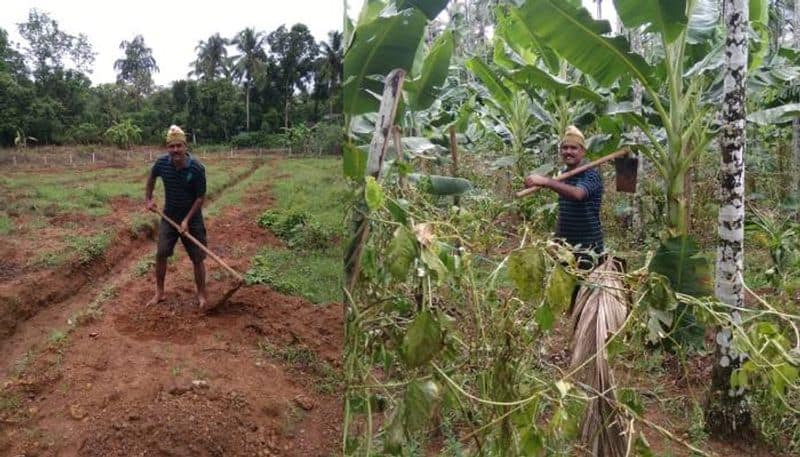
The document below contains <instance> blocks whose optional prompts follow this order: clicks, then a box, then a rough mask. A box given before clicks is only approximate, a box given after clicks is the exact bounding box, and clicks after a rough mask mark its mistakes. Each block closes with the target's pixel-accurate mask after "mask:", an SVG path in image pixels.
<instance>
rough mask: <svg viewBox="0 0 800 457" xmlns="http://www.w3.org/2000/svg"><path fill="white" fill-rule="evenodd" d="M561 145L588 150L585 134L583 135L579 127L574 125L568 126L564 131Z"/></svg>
mask: <svg viewBox="0 0 800 457" xmlns="http://www.w3.org/2000/svg"><path fill="white" fill-rule="evenodd" d="M561 144H572V145H575V146H580V147H582V148H583V149H586V140H585V139H584V137H583V133H581V131H580V130H578V127H575V126H574V125H570V126H568V127H567V129H566V130H565V131H564V137H563V138H561Z"/></svg>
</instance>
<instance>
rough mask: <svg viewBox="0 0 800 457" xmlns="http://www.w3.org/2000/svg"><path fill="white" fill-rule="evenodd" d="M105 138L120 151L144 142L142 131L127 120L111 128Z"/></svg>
mask: <svg viewBox="0 0 800 457" xmlns="http://www.w3.org/2000/svg"><path fill="white" fill-rule="evenodd" d="M105 137H106V138H107V139H108V141H110V142H111V143H113V144H115V145H116V146H117V147H118V148H120V149H130V148H131V146H133V145H134V144H137V143H139V142H141V141H142V129H140V128H139V127H137V126H136V125H134V124H133V121H131V120H130V119H125V120H124V121H122V122H118V123H115V124H114V125H113V126H111V127H109V129H108V130H106V133H105Z"/></svg>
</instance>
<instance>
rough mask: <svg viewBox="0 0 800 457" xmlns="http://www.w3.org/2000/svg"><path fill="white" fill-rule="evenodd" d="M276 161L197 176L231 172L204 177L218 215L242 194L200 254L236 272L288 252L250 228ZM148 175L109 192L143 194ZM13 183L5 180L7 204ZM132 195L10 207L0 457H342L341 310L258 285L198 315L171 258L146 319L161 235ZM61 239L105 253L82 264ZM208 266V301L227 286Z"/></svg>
mask: <svg viewBox="0 0 800 457" xmlns="http://www.w3.org/2000/svg"><path fill="white" fill-rule="evenodd" d="M279 160H281V159H280V158H278V157H270V158H268V159H266V160H263V159H258V160H256V159H244V158H242V159H239V160H238V161H237V162H236V165H235V166H234V165H221V163H222V161H220V162H219V163H215V162H213V161H211V162H212V163H207V164H206V166H207V170H212V169H214V167H218V168H224V169H225V170H226V173H225V176H226V178H225V179H224V180H223V181H224V182H221V183H219V184H218V185H217V186H216V188H214V190H213V191H212V190H211V187H212V186H211V178H209V183H210V185H209V187H210V191H209V197H210V198H211V199H212V201H213V199H214V198H215V196H216V195H220V194H222V193H224V192H226V191H227V190H228V189H231V188H233V187H234V186H239V187H240V191H242V197H241V199H240V202H237V203H236V204H232V205H228V206H224V207H219V208H216V210H215V213H214V216H213V217H207V219H206V224H207V227H208V234H209V236H208V238H209V248H210V249H211V250H212V251H214V252H215V253H216V254H218V255H219V256H220V257H222V258H223V259H225V260H226V262H228V263H229V264H230V265H231V266H232V267H233V268H234V269H236V270H238V271H242V272H243V271H246V270H247V269H248V266H249V262H250V259H251V258H252V257H253V255H255V254H256V253H257V252H258V251H259V249H262V248H263V247H264V246H270V245H272V246H279V245H280V244H281V241H280V240H279V239H277V238H276V237H275V236H274V235H272V234H271V233H270V232H268V231H267V230H265V229H263V228H260V227H258V225H257V220H258V216H259V214H261V213H262V212H263V211H264V210H265V209H267V208H269V206H270V205H271V204H272V201H273V200H272V197H271V195H270V188H271V185H272V182H271V181H270V180H267V181H263V180H262V181H256V180H252V179H250V177H251V176H252V174H253V172H254V171H255V170H257V169H258V168H259V167H264V166H268V167H269V166H273V165H274V164H275V163H276V162H277V161H279ZM204 162H205V160H204ZM142 163H143V162H140V163H138V164H137V165H136V168H135V170H134V171H131V172H129V173H128V172H125V173H122V174H120V175H119V176H117V177H116V178H113V179H116V180H118V181H124V180H129V181H130V183H131V185H135V186H138V192H139V194H143V190H142V189H143V185H144V176H145V175H144V173H146V170H147V168H146V166H145V165H142ZM93 169H95V170H96V169H100V170H101V171H106V172H107V171H109V169H108V168H106V167H103V166H96V167H94V168H93ZM86 171H87V170H82V171H78V172H77V173H81V172H86ZM26 172H30V171H26ZM39 172H41V173H42V174H43V175H46V174H55V175H58V176H63V177H68V176H70V175H74V174H75V173H76V171H75V170H73V169H71V168H70V169H60V170H59V169H53V167H52V166H50V167H49V168H48V169H47V170H40V171H39ZM16 173H18V172H17V171H13V170H10V169H8V168H6V169H5V170H4V171H3V174H4V176H5V177H6V181H5V182H3V183H2V186H3V187H0V190H2V191H3V193H5V194H8V193H9V192H11V191H9V189H11V187H12V184H11V183H10V182H9V181H8V179H13V178H14V177H15V176H16ZM275 179H278V178H277V177H276V178H275ZM280 179H286V178H280ZM84 184H87V185H88V184H91V180H86V181H84ZM65 185H68V184H65ZM241 187H244V190H241ZM139 194H134V195H122V196H117V197H113V198H110V199H108V200H107V206H108V208H107V211H100V212H98V215H86V214H85V211H82V210H75V211H61V210H58V209H56V208H54V209H52V210H51V211H49V212H43V211H30V210H25V209H24V208H21V209H18V210H14V209H12V210H11V211H9V208H8V205H7V207H6V208H5V211H6V213H7V218H8V220H10V221H11V225H12V226H13V230H10V231H9V233H7V234H6V235H4V236H2V237H0V259H1V260H0V382H1V383H2V384H0V455H4V456H5V455H7V456H17V455H26V456H35V455H38V456H60V455H63V456H71V455H80V456H139V455H171V456H183V455H185V456H190V455H191V456H222V455H225V456H255V455H298V456H300V455H302V456H327V455H334V454H338V450H339V449H340V445H339V444H338V443H339V441H340V434H341V431H340V430H341V428H340V423H341V415H342V413H341V410H342V404H341V400H340V395H338V392H339V391H340V385H339V383H338V379H339V376H338V370H339V365H340V361H339V359H340V354H341V344H342V322H341V317H342V307H341V305H340V304H336V303H330V304H323V305H315V304H312V303H310V302H309V301H307V300H306V299H304V298H301V297H296V296H290V295H284V294H281V293H277V292H275V291H273V290H271V289H270V288H268V287H267V286H264V285H253V286H246V287H243V288H242V289H240V290H239V291H238V292H237V293H236V294H234V295H233V297H232V298H231V299H230V300H229V301H228V302H227V303H225V304H224V305H222V306H220V307H218V308H216V309H214V310H213V311H212V312H210V313H208V314H204V313H201V312H200V311H198V310H197V308H196V304H195V297H194V283H193V280H192V267H191V263H190V262H189V259H188V258H187V256H186V255H185V252H184V251H183V248H182V247H181V246H178V247H176V256H175V261H171V262H170V263H169V266H168V272H167V294H168V296H167V300H166V301H165V302H163V303H160V304H159V305H157V306H154V307H150V308H145V307H144V304H145V303H146V302H147V300H148V299H149V298H151V296H152V294H153V291H154V280H153V277H152V263H151V262H150V263H148V259H152V256H153V252H154V249H155V240H154V236H155V226H154V222H150V223H140V221H139V219H141V218H142V217H145V218H147V217H150V215H148V214H144V209H143V204H142V201H143V197H142V196H141V195H139ZM7 196H8V195H7ZM21 198H22V197H21V196H19V195H18V196H17V197H15V198H11V199H9V200H10V201H20V199H21ZM4 199H5V197H4ZM34 219H36V220H37V221H38V222H34V223H31V222H32V221H33V220H34ZM65 231H68V232H70V236H73V237H74V236H78V235H81V236H84V237H85V238H86V239H92V238H91V237H93V236H96V234H97V233H98V232H102V233H104V234H106V236H107V237H108V240H107V242H106V243H105V244H104V246H105V249H104V250H102V253H100V254H97V255H96V256H94V257H91V258H89V259H87V258H86V256H80V255H75V252H73V251H74V250H75V245H74V243H71V242H70V240H74V238H65V236H64V233H65ZM65 251H66V252H65ZM41 252H62V253H64V255H63V256H61V257H60V258H59V262H56V264H55V265H54V264H48V262H46V261H44V262H43V261H41V259H39V260H40V261H32V259H34V258H35V257H36V256H37V254H38V253H41ZM206 265H207V270H208V280H209V298H210V302H211V303H213V302H215V301H217V300H218V299H219V298H220V297H221V296H222V295H223V294H224V293H225V291H227V290H228V289H229V288H230V287H232V285H233V279H232V278H229V276H228V275H227V273H225V271H224V270H223V269H222V268H221V267H219V266H218V265H216V264H215V263H214V262H213V261H211V259H208V261H207V263H206Z"/></svg>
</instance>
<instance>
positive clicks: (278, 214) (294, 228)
mask: <svg viewBox="0 0 800 457" xmlns="http://www.w3.org/2000/svg"><path fill="white" fill-rule="evenodd" d="M258 225H259V226H260V227H263V228H266V229H269V230H271V231H272V233H274V234H275V235H276V236H277V237H278V238H280V239H282V240H283V241H284V242H286V245H287V246H289V247H290V248H297V249H311V250H315V249H325V248H327V247H328V246H329V244H330V242H331V239H332V237H333V234H332V233H331V232H328V231H327V230H326V229H325V228H324V227H323V226H322V225H321V224H320V223H319V222H318V221H316V220H315V217H314V216H312V215H311V214H309V213H308V212H305V211H294V210H275V209H270V210H267V211H265V212H264V213H263V214H262V215H261V217H260V218H259V219H258Z"/></svg>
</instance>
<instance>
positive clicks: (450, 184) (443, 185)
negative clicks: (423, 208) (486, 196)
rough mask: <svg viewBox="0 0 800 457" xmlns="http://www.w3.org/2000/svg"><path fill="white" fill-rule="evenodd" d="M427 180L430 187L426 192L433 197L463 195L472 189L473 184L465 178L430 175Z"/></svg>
mask: <svg viewBox="0 0 800 457" xmlns="http://www.w3.org/2000/svg"><path fill="white" fill-rule="evenodd" d="M426 178H427V180H428V183H429V184H430V187H429V188H426V189H425V190H426V191H428V192H429V193H431V194H433V195H438V196H445V195H461V194H463V193H464V192H466V191H468V190H470V189H472V183H471V182H470V181H469V180H468V179H464V178H454V177H452V176H440V175H428V176H427V177H426Z"/></svg>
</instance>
